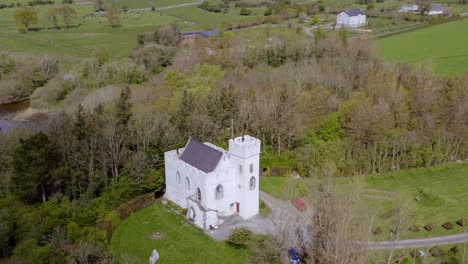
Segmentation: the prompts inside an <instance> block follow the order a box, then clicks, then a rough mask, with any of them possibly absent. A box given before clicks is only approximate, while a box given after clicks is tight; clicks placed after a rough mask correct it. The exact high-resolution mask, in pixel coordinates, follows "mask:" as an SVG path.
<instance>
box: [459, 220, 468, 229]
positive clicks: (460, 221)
mask: <svg viewBox="0 0 468 264" xmlns="http://www.w3.org/2000/svg"><path fill="white" fill-rule="evenodd" d="M456 223H457V225H459V226H462V227H463V226H468V219H467V218H464V219H460V220H458V221H457V222H456Z"/></svg>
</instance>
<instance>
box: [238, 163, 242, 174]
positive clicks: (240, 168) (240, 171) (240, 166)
mask: <svg viewBox="0 0 468 264" xmlns="http://www.w3.org/2000/svg"><path fill="white" fill-rule="evenodd" d="M239 173H240V174H242V165H239Z"/></svg>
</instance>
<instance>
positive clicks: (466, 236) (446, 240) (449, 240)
mask: <svg viewBox="0 0 468 264" xmlns="http://www.w3.org/2000/svg"><path fill="white" fill-rule="evenodd" d="M467 242H468V233H462V234H458V235H451V236H441V237H431V238H421V239H408V240H399V241H382V242H368V243H367V245H368V248H369V249H375V250H378V249H404V248H424V247H433V246H441V245H451V244H461V243H467Z"/></svg>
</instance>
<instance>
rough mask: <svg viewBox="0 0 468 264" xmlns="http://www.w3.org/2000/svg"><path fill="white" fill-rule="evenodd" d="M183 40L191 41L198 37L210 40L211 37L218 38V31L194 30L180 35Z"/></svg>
mask: <svg viewBox="0 0 468 264" xmlns="http://www.w3.org/2000/svg"><path fill="white" fill-rule="evenodd" d="M182 36H183V38H184V39H193V38H196V37H197V36H198V37H203V38H210V37H212V36H219V30H217V29H213V30H195V31H188V32H184V33H182Z"/></svg>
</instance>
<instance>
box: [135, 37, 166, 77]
mask: <svg viewBox="0 0 468 264" xmlns="http://www.w3.org/2000/svg"><path fill="white" fill-rule="evenodd" d="M174 52H175V50H174V49H173V48H171V47H164V46H161V45H158V44H148V45H145V46H143V47H141V48H138V49H136V50H134V51H133V53H132V56H131V57H132V59H133V60H134V61H135V62H136V63H137V64H140V65H143V66H145V68H146V69H147V70H149V71H151V72H153V73H158V72H160V71H161V70H162V69H163V68H164V67H167V66H169V65H171V63H172V57H173V56H174Z"/></svg>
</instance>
